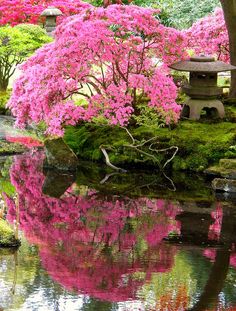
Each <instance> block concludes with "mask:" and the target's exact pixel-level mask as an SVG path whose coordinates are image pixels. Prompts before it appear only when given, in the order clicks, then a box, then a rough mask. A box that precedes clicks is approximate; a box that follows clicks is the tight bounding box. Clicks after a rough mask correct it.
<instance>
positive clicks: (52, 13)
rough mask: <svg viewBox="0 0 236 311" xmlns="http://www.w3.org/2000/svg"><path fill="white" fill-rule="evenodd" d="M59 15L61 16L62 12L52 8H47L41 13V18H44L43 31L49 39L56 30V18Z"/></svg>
mask: <svg viewBox="0 0 236 311" xmlns="http://www.w3.org/2000/svg"><path fill="white" fill-rule="evenodd" d="M60 15H62V12H61V11H60V10H59V9H57V8H54V7H52V6H49V7H48V8H47V9H45V10H44V11H43V12H42V13H41V16H46V23H45V29H46V32H47V34H48V35H49V36H51V37H53V34H52V33H53V31H54V30H55V29H56V21H57V16H60Z"/></svg>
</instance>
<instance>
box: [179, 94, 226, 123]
mask: <svg viewBox="0 0 236 311" xmlns="http://www.w3.org/2000/svg"><path fill="white" fill-rule="evenodd" d="M204 108H208V109H211V111H212V116H214V117H218V118H224V116H225V109H224V105H223V103H222V102H221V101H220V100H218V99H193V98H190V99H189V100H187V102H186V103H185V105H184V107H183V110H182V112H181V116H182V117H183V118H189V119H190V120H199V119H200V117H201V111H202V110H203V109H204Z"/></svg>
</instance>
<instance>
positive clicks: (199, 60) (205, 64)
mask: <svg viewBox="0 0 236 311" xmlns="http://www.w3.org/2000/svg"><path fill="white" fill-rule="evenodd" d="M169 67H170V68H171V69H175V70H179V71H189V72H214V73H217V72H223V71H232V70H236V66H233V65H230V64H227V63H224V62H222V61H219V60H215V58H214V57H212V56H194V57H191V58H190V59H189V60H184V61H180V62H178V63H174V64H172V65H170V66H169Z"/></svg>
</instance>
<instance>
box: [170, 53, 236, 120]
mask: <svg viewBox="0 0 236 311" xmlns="http://www.w3.org/2000/svg"><path fill="white" fill-rule="evenodd" d="M170 68H171V69H175V70H178V71H189V72H190V76H189V84H186V85H184V86H183V87H182V90H183V92H184V93H185V94H187V95H188V96H189V97H190V99H188V101H187V102H186V103H185V105H184V108H183V111H182V116H183V117H188V118H189V119H192V120H198V119H200V116H201V111H202V109H204V108H209V109H211V110H213V112H217V114H218V116H219V117H220V118H223V117H224V115H225V112H224V106H223V103H222V102H221V101H220V100H219V99H218V97H219V96H221V95H222V94H223V89H222V88H220V87H218V86H217V73H218V72H223V71H232V70H235V69H236V67H235V66H232V65H229V64H226V63H224V62H222V61H216V60H215V58H214V57H211V56H194V57H191V58H190V60H186V61H181V62H178V63H175V64H173V65H171V66H170Z"/></svg>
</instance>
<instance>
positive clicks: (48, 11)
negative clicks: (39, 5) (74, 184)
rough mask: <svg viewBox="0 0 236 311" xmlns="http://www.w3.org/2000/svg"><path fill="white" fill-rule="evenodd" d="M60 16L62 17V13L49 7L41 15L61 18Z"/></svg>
mask: <svg viewBox="0 0 236 311" xmlns="http://www.w3.org/2000/svg"><path fill="white" fill-rule="evenodd" d="M59 15H62V11H61V10H59V9H57V8H55V7H53V6H49V7H48V8H46V9H45V10H44V11H43V12H42V13H41V16H59Z"/></svg>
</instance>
